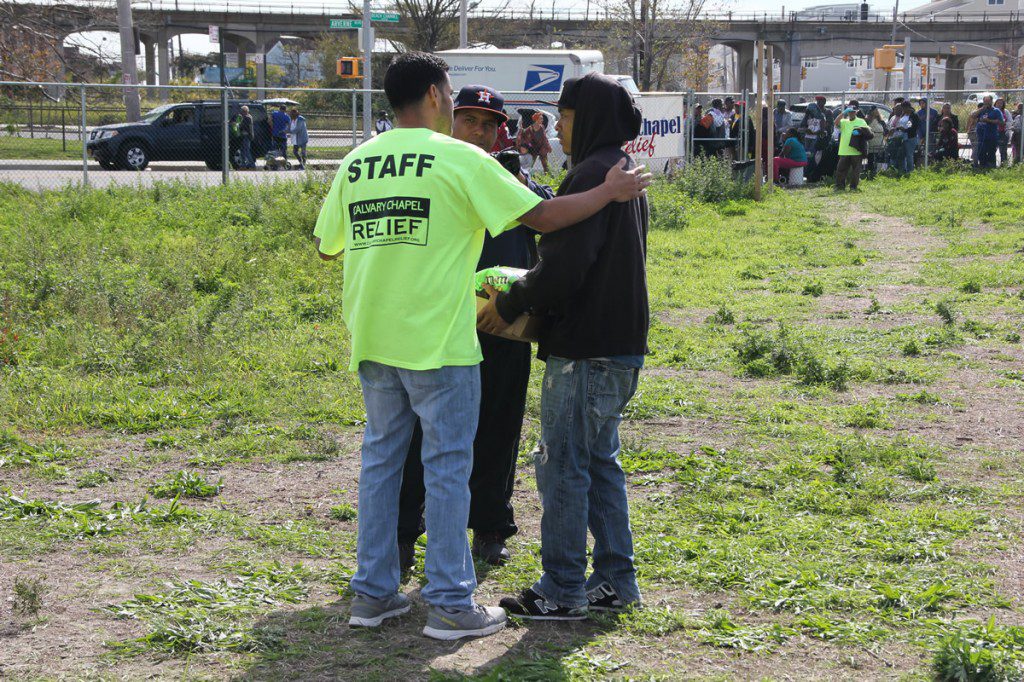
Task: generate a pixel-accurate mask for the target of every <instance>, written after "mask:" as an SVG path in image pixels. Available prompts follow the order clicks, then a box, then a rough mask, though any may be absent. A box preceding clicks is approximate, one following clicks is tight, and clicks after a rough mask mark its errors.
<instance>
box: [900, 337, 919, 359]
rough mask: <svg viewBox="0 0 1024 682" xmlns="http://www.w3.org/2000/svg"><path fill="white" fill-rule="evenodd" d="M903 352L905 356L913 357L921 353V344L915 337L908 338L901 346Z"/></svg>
mask: <svg viewBox="0 0 1024 682" xmlns="http://www.w3.org/2000/svg"><path fill="white" fill-rule="evenodd" d="M902 351H903V354H904V355H906V356H907V357H910V358H914V357H917V356H918V355H920V354H921V345H920V344H919V343H918V342H917V339H910V341H907V342H906V343H905V344H903V348H902Z"/></svg>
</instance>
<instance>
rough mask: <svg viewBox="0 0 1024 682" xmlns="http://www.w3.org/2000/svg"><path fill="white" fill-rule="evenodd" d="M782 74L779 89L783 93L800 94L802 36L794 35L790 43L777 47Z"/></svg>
mask: <svg viewBox="0 0 1024 682" xmlns="http://www.w3.org/2000/svg"><path fill="white" fill-rule="evenodd" d="M775 50H776V53H777V54H778V59H779V64H780V66H781V73H780V74H779V87H780V89H781V91H782V92H800V68H801V58H800V36H798V35H794V36H792V37H791V38H790V39H789V42H786V43H782V44H777V45H775Z"/></svg>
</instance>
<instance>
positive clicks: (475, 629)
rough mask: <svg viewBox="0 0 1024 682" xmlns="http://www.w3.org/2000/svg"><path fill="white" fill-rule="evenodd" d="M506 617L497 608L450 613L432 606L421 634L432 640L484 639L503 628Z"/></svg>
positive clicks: (477, 607)
mask: <svg viewBox="0 0 1024 682" xmlns="http://www.w3.org/2000/svg"><path fill="white" fill-rule="evenodd" d="M506 622H508V616H506V615H505V611H504V609H501V608H499V607H497V606H480V605H479V604H478V605H476V606H474V607H473V608H471V609H468V610H466V611H452V610H450V609H446V608H444V607H443V606H434V607H432V608H431V609H430V614H429V615H428V616H427V626H426V627H425V628H423V634H424V635H426V636H427V637H433V638H434V639H446V640H447V639H462V638H463V637H486V636H487V635H493V634H494V633H495V632H497V631H498V630H501V629H502V628H503V627H505V623H506Z"/></svg>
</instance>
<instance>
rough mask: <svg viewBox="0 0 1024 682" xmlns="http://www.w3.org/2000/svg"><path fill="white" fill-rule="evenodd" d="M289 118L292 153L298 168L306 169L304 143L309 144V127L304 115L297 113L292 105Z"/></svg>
mask: <svg viewBox="0 0 1024 682" xmlns="http://www.w3.org/2000/svg"><path fill="white" fill-rule="evenodd" d="M288 116H289V118H290V119H291V124H290V128H289V131H288V137H290V138H291V140H292V154H294V155H295V160H296V161H298V162H299V170H305V169H306V145H307V144H309V129H308V128H307V127H306V117H305V116H303V115H301V114H300V113H299V110H298V109H296V108H295V107H292V110H291V111H290V112H288Z"/></svg>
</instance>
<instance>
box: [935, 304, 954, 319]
mask: <svg viewBox="0 0 1024 682" xmlns="http://www.w3.org/2000/svg"><path fill="white" fill-rule="evenodd" d="M935 313H936V314H937V315H938V316H939V317H941V318H942V321H943V322H945V323H946V324H949V325H952V324H954V323H956V313H955V312H954V311H953V306H951V305H950V304H949V301H939V302H938V303H936V304H935Z"/></svg>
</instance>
